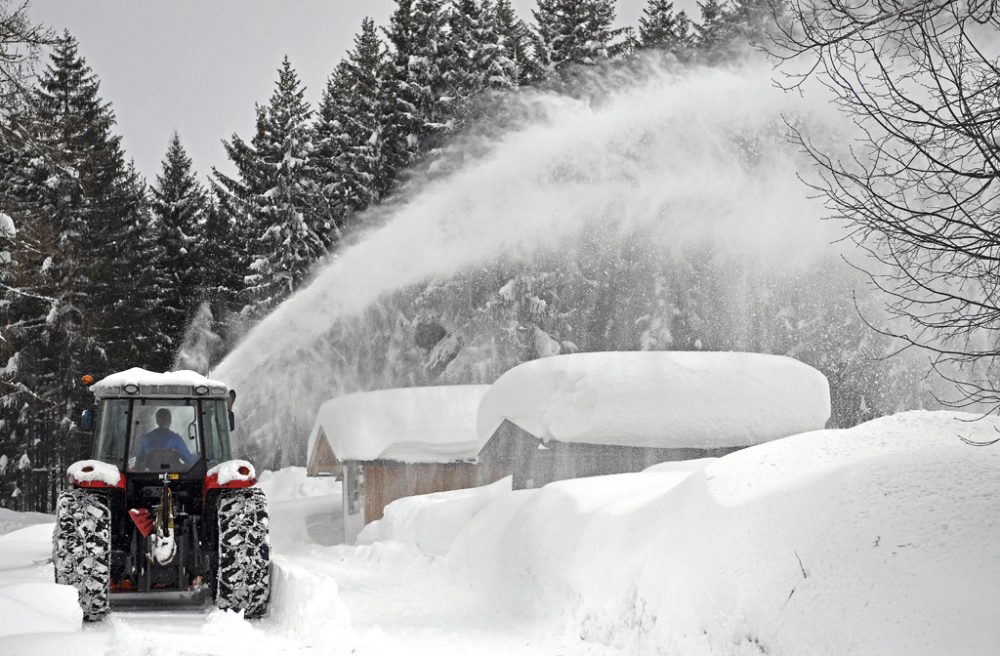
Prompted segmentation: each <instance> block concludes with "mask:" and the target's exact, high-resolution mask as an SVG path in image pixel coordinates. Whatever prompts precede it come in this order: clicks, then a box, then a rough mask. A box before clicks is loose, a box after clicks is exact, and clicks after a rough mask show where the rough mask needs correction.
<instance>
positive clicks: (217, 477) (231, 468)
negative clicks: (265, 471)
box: [202, 460, 257, 496]
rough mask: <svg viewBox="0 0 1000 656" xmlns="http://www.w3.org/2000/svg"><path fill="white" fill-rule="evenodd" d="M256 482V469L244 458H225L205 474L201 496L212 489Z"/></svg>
mask: <svg viewBox="0 0 1000 656" xmlns="http://www.w3.org/2000/svg"><path fill="white" fill-rule="evenodd" d="M256 483H257V471H256V470H255V469H254V467H253V465H251V464H250V463H249V462H247V461H246V460H227V461H226V462H221V463H219V464H218V465H216V466H215V467H212V468H211V469H209V470H208V472H207V473H206V474H205V485H204V488H203V490H202V496H205V495H207V494H208V493H209V492H211V491H212V490H232V489H237V488H243V487H253V486H254V485H256Z"/></svg>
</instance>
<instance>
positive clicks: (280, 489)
mask: <svg viewBox="0 0 1000 656" xmlns="http://www.w3.org/2000/svg"><path fill="white" fill-rule="evenodd" d="M257 487H259V488H261V489H262V490H264V494H266V495H267V501H268V503H272V504H273V503H276V502H278V501H294V500H296V499H307V498H310V497H325V496H331V495H339V494H340V481H338V480H336V479H334V478H333V477H332V476H307V475H306V468H305V467H285V468H283V469H279V470H277V471H271V470H266V471H263V472H261V474H260V478H259V479H257Z"/></svg>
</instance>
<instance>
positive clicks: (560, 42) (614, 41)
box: [533, 0, 626, 74]
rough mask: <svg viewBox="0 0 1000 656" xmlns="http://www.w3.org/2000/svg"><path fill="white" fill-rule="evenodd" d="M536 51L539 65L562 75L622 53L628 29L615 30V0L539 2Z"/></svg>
mask: <svg viewBox="0 0 1000 656" xmlns="http://www.w3.org/2000/svg"><path fill="white" fill-rule="evenodd" d="M533 13H534V17H535V24H536V34H535V36H536V38H535V52H536V55H537V57H538V59H539V62H540V64H541V65H542V66H543V67H545V69H546V70H548V71H550V72H557V73H560V74H562V73H563V72H564V71H566V70H567V69H568V68H569V67H572V66H573V65H581V64H582V65H593V64H598V63H600V62H602V61H607V60H608V59H610V58H612V57H615V56H617V55H619V54H621V52H622V50H623V49H624V47H625V46H626V39H625V36H626V30H625V29H623V28H613V27H612V25H613V24H614V20H615V3H614V0H538V8H537V9H535V10H534V12H533Z"/></svg>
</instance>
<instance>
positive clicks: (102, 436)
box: [94, 399, 132, 468]
mask: <svg viewBox="0 0 1000 656" xmlns="http://www.w3.org/2000/svg"><path fill="white" fill-rule="evenodd" d="M131 404H132V402H131V401H130V400H128V399H109V400H106V401H104V402H102V403H101V411H100V414H99V417H98V422H97V441H96V442H95V443H94V458H95V459H96V460H100V461H102V462H107V463H110V464H112V465H115V466H117V467H119V468H121V466H122V465H123V464H124V461H125V438H126V435H127V433H128V415H129V406H130V405H131Z"/></svg>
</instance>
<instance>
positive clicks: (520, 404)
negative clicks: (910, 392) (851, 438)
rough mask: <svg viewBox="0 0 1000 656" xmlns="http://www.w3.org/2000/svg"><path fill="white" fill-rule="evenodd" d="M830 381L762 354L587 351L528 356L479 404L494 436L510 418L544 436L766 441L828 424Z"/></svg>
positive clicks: (486, 432)
mask: <svg viewBox="0 0 1000 656" xmlns="http://www.w3.org/2000/svg"><path fill="white" fill-rule="evenodd" d="M829 417H830V389H829V385H828V383H827V380H826V377H825V376H823V374H821V373H820V372H818V371H816V370H815V369H813V368H812V367H810V366H808V365H806V364H803V363H802V362H799V361H798V360H794V359H792V358H788V357H784V356H778V355H765V354H758V353H722V352H718V353H713V352H708V353H696V352H628V353H578V354H571V355H559V356H553V357H549V358H542V359H539V360H533V361H531V362H526V363H524V364H521V365H519V366H517V367H514V368H513V369H511V370H510V371H508V372H507V373H505V374H504V375H503V376H501V377H500V378H499V379H498V380H497V382H496V383H495V384H494V385H493V387H492V388H491V389H490V391H489V392H488V393H487V394H486V396H485V397H484V398H483V402H482V405H481V406H480V409H479V417H478V431H479V436H480V438H481V439H483V440H485V439H488V438H489V437H490V436H492V435H493V433H494V432H495V431H496V429H497V428H498V427H499V426H500V424H501V423H503V421H504V420H509V421H511V422H512V423H514V424H516V425H518V426H519V427H521V428H522V429H524V430H526V431H528V432H529V433H531V434H532V435H535V436H536V437H540V438H542V439H545V440H557V441H560V442H585V443H589V444H611V445H619V446H636V447H662V448H714V447H729V446H748V445H751V444H759V443H761V442H766V441H769V440H773V439H777V438H779V437H785V436H788V435H793V434H795V433H801V432H803V431H808V430H815V429H819V428H823V427H824V426H825V424H826V421H827V419H829Z"/></svg>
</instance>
